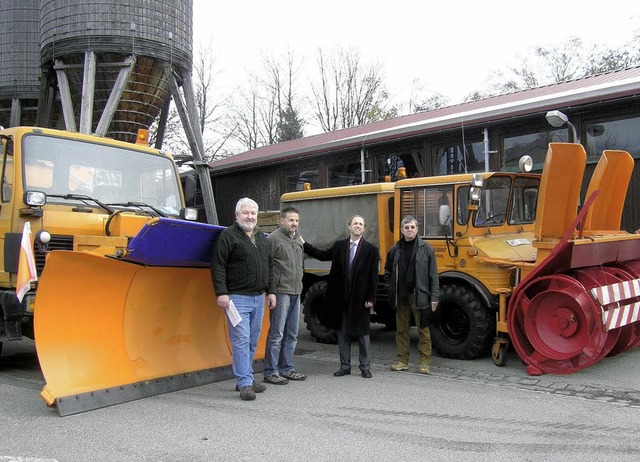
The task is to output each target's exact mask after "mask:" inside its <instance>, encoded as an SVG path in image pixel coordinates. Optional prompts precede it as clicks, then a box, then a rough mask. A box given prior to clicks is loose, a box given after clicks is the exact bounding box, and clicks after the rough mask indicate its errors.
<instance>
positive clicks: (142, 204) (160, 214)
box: [109, 202, 168, 217]
mask: <svg viewBox="0 0 640 462" xmlns="http://www.w3.org/2000/svg"><path fill="white" fill-rule="evenodd" d="M109 205H112V206H116V207H138V208H140V209H143V211H144V212H146V213H148V214H149V215H151V216H158V217H167V216H168V215H167V214H166V213H165V212H163V211H162V210H160V209H159V208H157V207H155V206H153V205H149V204H147V203H146V202H120V203H114V204H109ZM144 209H150V210H152V211H153V212H154V213H150V212H149V210H144ZM154 214H155V215H154Z"/></svg>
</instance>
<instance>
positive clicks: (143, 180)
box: [0, 127, 184, 349]
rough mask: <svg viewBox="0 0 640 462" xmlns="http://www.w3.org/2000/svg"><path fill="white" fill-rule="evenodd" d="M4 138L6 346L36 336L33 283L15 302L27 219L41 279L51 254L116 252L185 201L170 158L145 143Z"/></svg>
mask: <svg viewBox="0 0 640 462" xmlns="http://www.w3.org/2000/svg"><path fill="white" fill-rule="evenodd" d="M0 141H1V143H2V144H1V145H0V149H1V150H0V154H1V161H0V162H1V166H0V168H1V171H2V188H1V190H0V201H1V202H0V240H1V241H2V242H1V245H0V252H1V253H2V255H1V257H2V260H1V261H2V262H3V267H2V271H1V272H0V312H1V313H2V322H1V323H0V349H1V347H2V342H3V341H7V340H14V339H20V338H22V336H26V337H30V338H33V336H34V333H33V306H34V301H35V294H36V291H35V287H36V285H35V284H33V287H32V289H31V290H29V291H28V292H27V293H26V295H25V296H24V298H23V299H22V301H21V302H19V301H18V299H17V297H16V277H17V271H18V261H19V251H20V243H21V238H22V233H23V230H24V224H25V222H29V223H30V228H31V232H32V236H33V238H32V240H34V241H35V242H34V249H33V250H34V256H35V263H36V267H37V273H38V274H41V273H42V270H43V268H44V264H45V256H46V254H47V253H48V252H49V251H51V250H76V251H85V250H92V251H96V252H100V253H103V254H107V253H115V252H116V251H118V250H122V249H124V248H125V247H126V245H127V242H128V240H129V239H130V238H131V237H133V236H135V234H136V233H137V232H138V230H140V228H142V226H143V225H144V224H145V223H146V222H147V221H149V219H150V218H151V217H175V218H178V217H179V216H180V213H181V211H182V212H183V213H184V210H181V209H182V208H183V203H184V201H183V197H182V192H181V187H180V183H179V178H178V175H177V170H176V167H175V165H174V163H173V161H172V158H171V157H170V156H169V155H166V154H163V153H162V152H160V151H158V150H154V149H151V148H149V147H148V146H143V145H141V144H131V143H123V142H117V141H114V140H109V139H105V138H98V137H94V136H90V135H81V134H78V133H72V132H65V131H58V130H50V129H44V128H34V127H15V128H9V129H5V130H1V131H0ZM68 276H69V277H70V276H71V275H68ZM80 290H86V288H84V289H83V288H81V287H78V291H80ZM68 295H69V303H72V302H73V294H68Z"/></svg>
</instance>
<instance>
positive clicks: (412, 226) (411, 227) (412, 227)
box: [404, 225, 416, 229]
mask: <svg viewBox="0 0 640 462" xmlns="http://www.w3.org/2000/svg"><path fill="white" fill-rule="evenodd" d="M404 229H416V226H414V225H407V226H405V227H404Z"/></svg>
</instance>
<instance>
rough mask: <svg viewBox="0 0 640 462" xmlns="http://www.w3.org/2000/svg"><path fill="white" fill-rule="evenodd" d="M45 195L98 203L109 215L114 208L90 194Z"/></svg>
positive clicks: (84, 202) (85, 202)
mask: <svg viewBox="0 0 640 462" xmlns="http://www.w3.org/2000/svg"><path fill="white" fill-rule="evenodd" d="M47 197H58V198H60V199H66V200H76V201H82V203H83V204H86V205H89V204H88V203H87V201H91V202H93V203H95V204H98V205H99V206H100V208H102V209H104V210H106V211H107V213H108V214H109V215H112V214H113V212H114V210H113V209H112V208H110V207H109V206H108V205H107V204H105V203H103V202H100V201H99V200H98V199H94V198H93V197H91V196H86V195H84V194H47Z"/></svg>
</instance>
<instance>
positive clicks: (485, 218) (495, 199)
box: [473, 176, 511, 226]
mask: <svg viewBox="0 0 640 462" xmlns="http://www.w3.org/2000/svg"><path fill="white" fill-rule="evenodd" d="M510 187H511V178H509V177H504V176H502V177H500V176H492V177H491V178H489V179H488V180H487V181H486V183H485V186H484V188H483V190H482V197H481V199H480V204H479V207H478V211H477V212H476V214H475V218H474V222H473V225H474V226H499V225H502V224H503V223H504V221H505V220H506V218H507V206H508V205H509V189H510Z"/></svg>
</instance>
